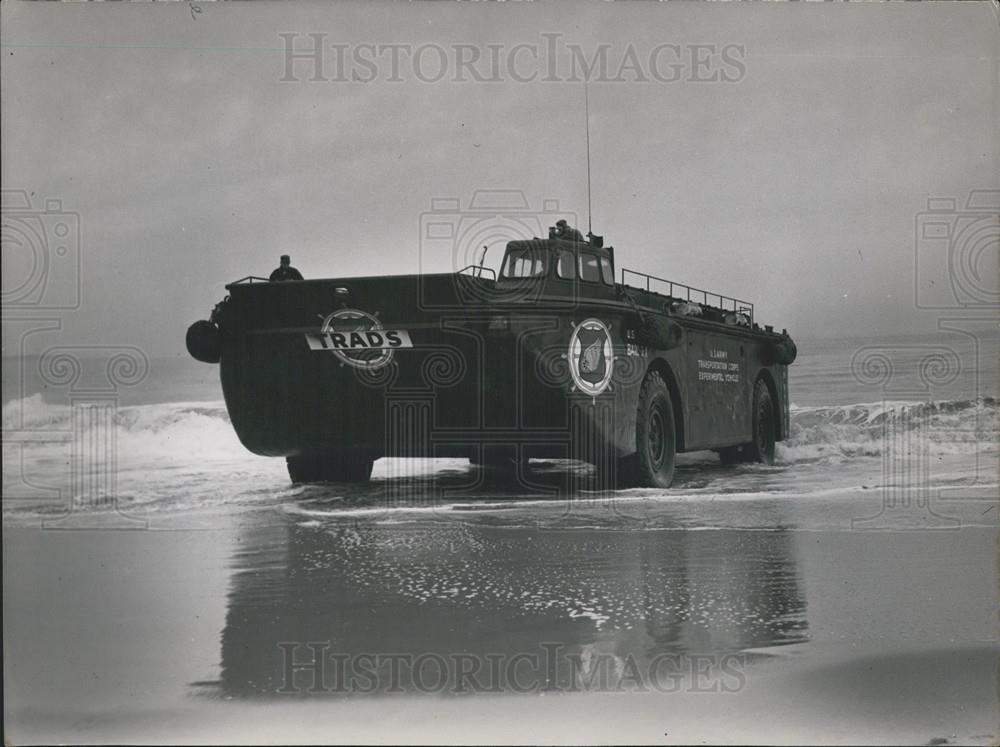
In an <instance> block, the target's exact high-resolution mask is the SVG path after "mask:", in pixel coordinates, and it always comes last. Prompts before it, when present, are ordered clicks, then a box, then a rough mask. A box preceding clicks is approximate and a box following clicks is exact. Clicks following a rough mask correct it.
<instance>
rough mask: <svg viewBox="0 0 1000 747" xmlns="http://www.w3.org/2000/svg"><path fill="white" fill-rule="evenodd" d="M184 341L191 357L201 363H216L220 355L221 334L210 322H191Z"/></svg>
mask: <svg viewBox="0 0 1000 747" xmlns="http://www.w3.org/2000/svg"><path fill="white" fill-rule="evenodd" d="M185 342H186V343H187V350H188V353H190V354H191V357H192V358H194V359H195V360H199V361H201V362H202V363H218V362H219V359H220V358H221V357H222V335H221V333H220V332H219V328H218V327H217V326H215V325H214V324H212V322H206V321H204V320H202V321H200V322H195V323H194V324H192V325H191V326H190V327H188V331H187V337H186V339H185Z"/></svg>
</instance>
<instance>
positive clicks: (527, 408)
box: [218, 274, 788, 461]
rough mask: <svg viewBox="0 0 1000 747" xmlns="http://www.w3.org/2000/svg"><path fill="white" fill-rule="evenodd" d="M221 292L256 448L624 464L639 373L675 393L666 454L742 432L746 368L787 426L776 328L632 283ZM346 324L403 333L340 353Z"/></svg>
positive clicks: (455, 281) (240, 399)
mask: <svg viewBox="0 0 1000 747" xmlns="http://www.w3.org/2000/svg"><path fill="white" fill-rule="evenodd" d="M338 289H339V290H338ZM581 290H584V291H585V293H584V292H581ZM229 291H230V294H231V297H230V299H229V300H228V302H227V303H226V304H225V306H224V308H223V309H222V310H221V314H220V317H219V319H218V324H219V328H220V330H221V377H222V385H223V391H224V393H225V398H226V405H227V408H228V410H229V414H230V418H231V420H232V424H233V427H234V428H235V430H236V433H237V434H238V436H239V438H240V440H241V441H242V442H243V444H244V445H245V446H246V447H247V448H248V449H250V450H251V451H253V452H255V453H257V454H262V455H267V456H298V455H310V454H324V453H330V452H339V453H343V452H350V453H352V454H355V455H357V456H358V457H359V458H378V457H382V456H428V457H449V456H451V457H454V456H475V455H476V454H478V453H479V450H480V449H482V448H484V447H497V448H498V449H506V450H508V451H511V452H513V453H515V454H517V455H518V456H520V457H522V458H526V457H556V458H574V459H583V460H586V461H600V460H601V459H603V458H606V457H607V458H614V459H618V458H621V457H625V456H627V455H629V454H632V453H633V452H635V451H636V448H637V447H636V412H637V406H638V404H639V393H640V387H641V385H642V382H643V379H644V378H645V377H646V375H647V373H648V372H649V371H651V370H655V371H658V372H659V373H660V375H661V377H662V378H663V380H664V381H665V382H666V384H667V386H668V388H669V390H670V398H671V401H672V403H673V411H674V420H675V428H676V434H675V446H676V449H677V450H678V451H690V450H696V449H722V448H725V447H729V446H734V445H737V444H743V443H746V442H748V441H750V440H751V438H752V428H753V422H752V421H753V418H752V414H751V409H752V400H753V396H754V395H753V392H754V386H755V383H756V382H757V381H758V380H763V381H764V382H766V385H767V387H768V388H769V391H770V393H771V399H772V402H773V404H774V408H775V413H774V414H775V420H776V428H775V430H776V432H775V438H776V440H781V439H782V438H784V437H785V435H786V434H787V429H788V389H787V366H786V365H784V364H783V363H781V362H779V359H780V358H781V352H780V345H781V344H782V341H783V340H787V337H783V336H781V335H777V334H775V333H771V332H769V331H764V330H760V329H759V328H749V327H738V326H731V325H726V324H723V323H721V322H718V321H708V320H702V319H695V318H687V317H678V316H674V315H673V314H671V313H669V311H667V310H665V309H664V304H663V297H662V296H658V295H657V294H654V293H647V292H646V291H643V290H637V289H633V288H630V289H628V295H626V294H625V293H624V292H623V288H622V286H620V285H615V286H603V285H601V286H589V287H586V288H582V284H581V283H578V282H565V281H563V282H560V281H558V279H557V278H549V279H537V280H531V281H521V282H517V281H507V282H504V281H501V282H500V283H496V282H494V281H492V280H487V279H481V278H475V277H470V276H469V275H463V274H454V275H452V274H448V275H421V276H398V277H369V278H345V279H334V280H310V281H302V282H286V283H238V284H233V285H231V286H229ZM338 309H339V310H340V311H339V312H338V313H341V317H337V318H336V319H334V320H333V321H332V322H331V321H330V318H331V317H330V315H331V314H332V313H333V312H335V311H337V310H338ZM343 319H346V320H348V321H352V322H353V321H354V320H359V321H358V324H356V325H355V326H356V327H358V328H359V329H362V328H364V329H367V330H369V331H371V330H376V331H377V330H379V329H381V332H378V333H377V334H376V335H375V337H374V338H369V339H374V341H375V343H376V344H378V343H379V342H382V343H385V340H384V339H383V338H384V337H385V333H386V331H393V330H398V331H399V333H398V334H399V335H401V338H399V339H405V341H406V342H409V343H410V345H409V346H406V347H397V348H395V349H390V348H387V347H382V348H378V347H373V349H372V350H371V351H369V352H364V351H359V350H357V349H350V350H340V349H337V348H336V347H335V345H334V343H335V342H337V341H342V342H344V344H349V343H350V333H349V332H344V333H343V336H342V337H340V338H336V340H335V339H334V338H333V336H332V335H333V334H336V331H337V330H344V329H346V328H345V327H344V326H343V325H341V326H339V327H338V326H337V325H338V323H339V321H338V320H343ZM324 323H326V324H327V328H326V329H327V334H324V331H323V330H324V327H323V325H324ZM348 326H350V325H348ZM651 327H653V328H658V329H659V330H660V332H661V334H659V335H657V334H655V333H653V334H651V333H650V331H649V330H650V328H651ZM364 329H362V332H361V334H364ZM331 330H333V332H332V333H331ZM606 338H607V339H606ZM574 340H576V341H577V343H578V344H577V346H576V347H575V348H574V347H573V346H572V345H571V342H573V341H574ZM355 342H357V343H358V344H362V343H363V342H364V340H363V339H356V340H355ZM602 346H603V347H602ZM585 347H587V348H588V349H584V348H585Z"/></svg>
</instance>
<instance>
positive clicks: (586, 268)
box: [579, 252, 601, 283]
mask: <svg viewBox="0 0 1000 747" xmlns="http://www.w3.org/2000/svg"><path fill="white" fill-rule="evenodd" d="M579 256H580V280H583V281H585V282H587V283H596V282H598V281H599V280H600V279H601V271H600V268H599V263H598V259H597V255H596V254H588V253H587V252H580V255H579Z"/></svg>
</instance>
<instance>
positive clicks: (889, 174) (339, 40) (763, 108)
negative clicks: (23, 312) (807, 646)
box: [2, 2, 1000, 355]
mask: <svg viewBox="0 0 1000 747" xmlns="http://www.w3.org/2000/svg"><path fill="white" fill-rule="evenodd" d="M2 20H3V24H2V44H3V64H2V96H3V128H2V144H3V160H2V164H3V165H2V169H3V172H2V179H3V188H4V189H5V190H25V191H26V192H27V193H28V194H29V195H30V197H31V200H32V201H33V202H32V207H33V208H35V209H44V207H45V205H44V201H45V200H46V199H58V200H61V201H62V208H63V210H65V211H68V212H71V213H76V214H78V216H79V226H80V228H79V238H80V244H79V251H80V258H81V267H82V276H81V288H82V297H81V307H80V309H79V310H78V311H74V312H72V313H67V314H63V313H56V314H55V315H56V316H59V317H60V318H61V319H62V321H63V327H64V332H63V335H64V339H72V340H74V341H76V342H79V343H81V344H129V345H137V346H139V347H141V348H143V349H144V350H146V351H147V352H148V353H149V354H150V355H172V354H175V353H179V352H181V351H183V345H184V343H183V338H184V330H185V328H186V327H187V325H188V324H189V323H190V322H192V321H194V320H196V319H199V318H205V317H206V316H207V314H208V312H209V311H210V309H211V307H212V306H213V305H214V304H215V303H216V302H217V301H219V300H220V299H221V298H222V296H223V294H224V289H223V284H224V283H225V282H227V281H230V280H234V279H236V278H239V277H242V276H245V275H250V274H257V275H266V274H267V273H268V272H269V271H270V270H271V269H273V267H274V266H275V265H276V263H277V257H278V255H279V254H282V253H289V254H291V255H292V257H293V264H295V265H296V266H297V267H298V268H299V269H301V270H302V272H303V273H304V274H305V275H306V276H307V277H335V276H342V275H355V274H381V273H404V272H416V271H418V270H419V269H421V264H422V265H423V268H424V269H427V270H434V271H441V270H446V269H448V268H449V267H450V266H451V263H452V261H453V257H452V252H450V251H448V250H447V249H445V248H442V247H441V246H440V245H435V246H434V247H431V246H430V245H425V252H424V254H423V255H421V252H420V249H421V231H420V225H421V223H420V221H421V215H422V213H424V212H425V211H427V210H428V209H430V207H431V200H432V199H433V198H441V197H451V198H458V199H459V200H460V204H461V207H462V209H465V208H466V207H467V205H468V200H469V198H470V197H471V196H472V194H473V192H474V191H475V190H477V189H509V190H521V191H523V193H524V194H525V196H526V197H527V199H528V200H529V202H530V203H531V205H532V207H533V208H541V207H542V205H543V200H558V202H559V204H560V209H561V210H565V212H566V214H568V215H570V216H573V215H576V216H579V218H578V220H579V222H580V223H581V224H582V227H583V229H584V230H585V229H586V218H585V215H586V212H587V207H586V205H587V189H586V184H587V180H586V151H585V130H584V127H583V122H584V116H583V108H584V97H583V87H582V84H581V83H580V82H578V81H574V80H572V78H573V77H574V76H573V74H572V72H573V62H574V59H575V58H574V56H573V55H574V52H573V49H574V47H575V49H577V50H578V51H581V52H582V53H583V56H584V57H585V58H586V60H588V61H589V60H590V59H592V58H594V57H595V55H599V54H600V50H601V49H602V46H601V45H608V46H607V47H604V48H603V49H604V50H605V52H604V53H605V54H606V55H607V60H608V67H609V70H608V72H607V73H606V74H605V75H604V76H603V77H604V80H595V81H594V82H593V83H591V84H590V86H589V95H590V136H591V147H592V173H593V221H594V230H595V232H597V233H603V234H604V235H605V236H606V239H607V241H608V242H610V243H612V244H614V246H615V247H616V250H617V256H618V262H619V265H620V266H622V265H624V266H627V267H634V268H637V269H642V270H645V271H647V272H650V273H653V274H657V275H662V276H666V277H669V278H676V279H678V280H680V281H685V282H689V283H691V284H694V285H697V286H699V287H705V288H708V289H710V290H717V291H720V292H723V293H728V294H733V295H737V296H740V297H743V298H748V299H749V300H753V301H756V302H757V305H758V318H759V319H760V320H761V321H763V322H768V323H773V324H775V325H776V326H777V327H779V328H780V327H788V328H789V330H790V331H791V332H792V333H793V334H798V335H801V336H809V335H824V336H826V335H849V334H859V333H864V332H869V333H872V334H877V333H889V332H907V331H921V330H926V329H928V328H930V329H933V328H934V326H935V323H936V318H937V317H936V316H935V313H934V312H931V311H918V310H917V309H916V306H915V298H914V295H915V293H914V272H915V256H916V254H915V252H916V251H917V249H919V248H920V247H918V246H916V245H915V220H916V219H917V214H918V213H920V212H921V211H922V210H923V209H924V208H925V206H926V202H927V199H928V198H929V197H942V196H943V197H949V196H951V197H956V198H958V202H959V206H960V207H961V206H962V205H964V202H965V197H966V195H967V194H968V192H969V190H970V189H984V188H994V189H996V188H998V187H1000V183H998V174H1000V156H998V129H997V127H998V125H997V122H998V121H1000V100H998V97H1000V86H998V82H997V81H998V77H997V76H998V51H997V50H998V49H1000V44H998V36H1000V35H998V21H997V15H996V10H995V7H993V6H992V5H991V4H988V3H941V4H931V3H922V4H910V3H906V4H903V3H892V4H885V5H875V4H864V5H830V4H804V5H798V4H796V5H789V4H768V5H754V6H747V5H736V4H728V3H726V4H711V5H703V4H691V3H684V4H677V5H667V4H655V3H648V4H647V3H641V4H640V3H632V4H627V5H626V4H616V5H612V4H609V3H595V4H590V5H584V4H582V3H573V4H572V6H571V5H570V4H568V3H567V4H563V3H558V2H548V3H545V2H542V3H536V4H522V3H504V4H500V5H494V4H489V5H487V4H479V3H474V4H461V5H459V4H452V3H433V4H420V5H393V6H389V5H381V6H374V7H373V6H372V5H368V4H366V5H364V7H362V5H361V4H360V3H359V4H352V3H342V4H337V5H336V6H328V5H312V4H296V5H291V4H277V3H276V4H263V3H261V4H243V3H240V4H229V3H227V4H219V5H215V4H212V3H206V4H200V5H198V6H195V7H194V8H192V7H191V6H190V5H188V4H182V3H177V4H174V3H169V4H156V5H145V4H142V5H140V4H133V5H118V4H116V5H91V4H70V5H56V4H20V3H4V4H3V7H2ZM281 33H288V34H294V35H295V36H294V37H292V39H293V42H294V43H295V44H296V45H300V46H308V45H310V44H312V41H311V38H310V37H308V36H307V34H310V33H313V34H324V35H325V36H324V37H322V42H323V45H324V47H323V50H322V60H321V62H322V69H321V70H320V71H319V72H318V75H317V74H316V71H315V65H314V62H311V61H305V62H303V61H298V62H294V67H293V70H292V72H293V75H292V76H288V75H287V74H286V73H287V70H286V65H287V63H288V60H287V59H286V53H285V47H286V44H287V42H286V41H285V40H283V39H282V37H280V36H279V34H281ZM286 38H287V37H286ZM389 44H402V45H410V47H409V48H410V49H416V48H418V47H421V45H427V44H434V45H437V46H433V47H427V48H425V49H424V50H423V52H421V57H420V60H419V64H415V61H414V60H413V59H412V55H410V56H409V57H408V56H407V55H406V54H405V53H400V55H401V56H400V58H399V67H398V70H396V71H395V78H394V77H393V74H394V71H393V70H392V69H391V66H390V62H391V54H389V53H385V48H384V45H389ZM519 44H525V45H528V46H527V47H525V48H521V49H520V50H519V51H517V52H514V48H515V47H516V46H517V45H519ZM550 44H551V45H554V49H555V56H554V58H552V59H554V60H555V62H554V64H555V66H556V67H555V69H552V68H549V67H547V66H548V65H549V64H550V63H552V59H550V58H549V57H548V52H549V50H550V49H551V48H550V47H548V46H547V45H550ZM334 45H337V46H334ZM366 45H369V46H366ZM372 45H383V48H382V49H383V54H380V55H379V54H376V53H377V52H378V47H377V46H372ZM461 45H468V46H467V47H464V48H461V49H460V47H461ZM662 45H675V46H671V47H664V46H662ZM692 45H706V46H705V47H704V48H703V49H702V51H698V50H697V49H694V48H693V47H692ZM658 48H659V49H660V52H659V53H658V54H659V56H658V57H656V63H657V64H658V67H657V68H656V69H655V70H653V69H651V68H652V67H653V65H652V64H651V63H650V58H651V56H652V55H653V52H654V50H656V49H658ZM462 49H466V50H469V49H472V50H476V51H478V52H481V57H480V60H479V62H480V65H479V67H478V68H477V70H478V71H479V74H480V77H483V78H485V79H486V80H482V81H476V80H474V79H473V75H472V74H471V72H470V69H469V68H466V69H465V74H463V73H462V71H460V70H459V66H458V64H457V62H456V55H458V54H460V53H461V54H473V53H474V52H469V51H462ZM630 49H631V50H632V52H629V50H630ZM338 50H343V52H342V54H344V55H345V59H346V60H347V61H348V62H349V63H350V61H351V60H352V59H360V60H361V62H358V63H357V64H348V66H347V67H346V68H345V69H344V70H341V69H339V68H338V65H337V54H338V53H340V52H338ZM491 50H496V51H491ZM633 53H634V56H633V57H631V58H630V59H631V61H632V63H633V64H632V65H631V67H629V66H627V65H626V66H625V69H624V70H620V69H619V68H621V67H622V66H623V61H625V60H626V58H627V57H628V55H630V54H633ZM491 54H496V55H497V56H498V59H500V60H501V65H500V67H499V70H498V71H497V70H490V69H489V66H488V65H487V64H486V63H487V62H488V61H489V60H490V59H491V58H490V55H491ZM354 55H357V56H358V57H357V58H355V57H354ZM695 58H697V59H702V60H705V62H704V63H703V64H701V63H696V62H694V61H693V60H694V59H695ZM511 59H513V66H511V65H510V64H507V63H509V62H510V61H511ZM366 61H367V62H368V64H364V63H365V62H366ZM671 63H673V64H674V67H670V65H671ZM442 64H443V66H444V67H443V74H441V75H440V76H439V71H440V70H441V69H442V68H441V67H440V66H441V65H442ZM345 71H346V72H345ZM619 73H621V74H620V75H619ZM598 74H599V71H598V72H595V75H598ZM351 76H355V77H358V78H360V79H361V81H366V80H368V79H369V78H373V79H372V80H370V81H368V82H350V81H344V80H342V79H341V78H343V77H347V78H350V77H351ZM515 76H516V77H517V78H522V79H529V78H531V80H525V82H519V81H518V80H514V77H515ZM283 77H284V78H287V77H293V78H298V80H282V78H283ZM311 77H323V78H326V79H325V80H320V81H313V80H310V78H311ZM436 77H441V78H442V79H441V80H437V81H434V78H436ZM495 77H498V78H499V80H493V78H495ZM577 77H579V76H577ZM615 77H617V78H619V79H618V80H614V79H613V78H615ZM643 77H645V78H646V81H645V82H643V80H642V78H643ZM421 78H423V79H424V80H421ZM456 78H458V79H457V80H456ZM462 78H464V79H462ZM546 78H551V79H546ZM697 78H707V79H708V80H696V79H697ZM712 78H715V80H714V81H713V80H712ZM723 78H725V79H726V80H723ZM9 219H10V214H8V215H6V216H5V221H6V220H9ZM5 231H7V228H5ZM992 235H993V236H994V237H995V235H996V234H995V233H994V234H992ZM6 238H7V236H6V234H5V239H6ZM980 240H981V239H980ZM496 251H497V254H496V255H494V257H493V260H494V262H495V261H496V260H497V259H498V258H499V256H498V254H499V249H497V250H496ZM421 256H423V260H422V261H421ZM980 260H981V261H980V264H979V268H978V270H977V271H978V272H980V274H981V275H983V276H984V277H988V276H989V275H990V274H991V273H992V274H993V275H994V276H995V273H996V270H995V261H996V252H995V251H993V253H992V255H991V254H990V252H989V251H987V252H986V253H985V254H982V255H981V256H980ZM991 261H992V263H993V264H992V265H991V264H990V262H991ZM3 263H4V277H5V279H4V292H5V294H7V296H6V297H7V298H10V297H12V296H11V294H12V293H14V292H15V291H16V290H17V288H18V287H19V285H18V284H19V283H22V284H23V283H24V282H25V280H24V278H25V277H26V274H30V273H31V266H30V264H29V263H28V262H27V260H26V259H25V257H24V256H22V254H20V253H18V252H14V251H10V250H9V247H8V243H5V245H4V253H3ZM50 269H51V271H52V272H55V271H56V270H57V269H58V268H57V264H56V263H55V261H54V260H53V265H52V267H51V268H50ZM939 279H941V278H939ZM53 282H55V281H53ZM985 282H987V283H990V282H992V284H993V285H992V287H993V288H995V287H996V282H995V277H994V278H993V279H992V280H991V279H987V280H986V281H985ZM53 287H55V286H53ZM51 292H52V293H54V292H55V291H51ZM52 315H53V314H49V316H52ZM5 316H6V318H8V319H9V318H10V314H9V313H7V310H6V308H5ZM43 316H44V314H43ZM10 339H11V337H10V335H9V334H7V329H6V325H5V338H4V354H5V355H10V354H13V353H14V352H16V351H14V350H12V349H10Z"/></svg>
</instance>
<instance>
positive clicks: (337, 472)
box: [285, 453, 375, 485]
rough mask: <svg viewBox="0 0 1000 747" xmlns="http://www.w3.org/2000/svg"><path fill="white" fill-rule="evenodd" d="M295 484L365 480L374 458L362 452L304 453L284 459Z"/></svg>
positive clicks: (369, 473)
mask: <svg viewBox="0 0 1000 747" xmlns="http://www.w3.org/2000/svg"><path fill="white" fill-rule="evenodd" d="M285 462H286V463H287V465H288V476H289V477H290V478H291V479H292V482H293V483H294V484H296V485H298V484H301V483H309V482H367V481H368V479H369V478H370V477H371V476H372V465H373V464H374V463H375V460H374V459H371V458H369V457H366V456H364V455H363V454H351V453H328V454H305V455H302V456H293V457H288V458H287V459H285Z"/></svg>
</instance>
